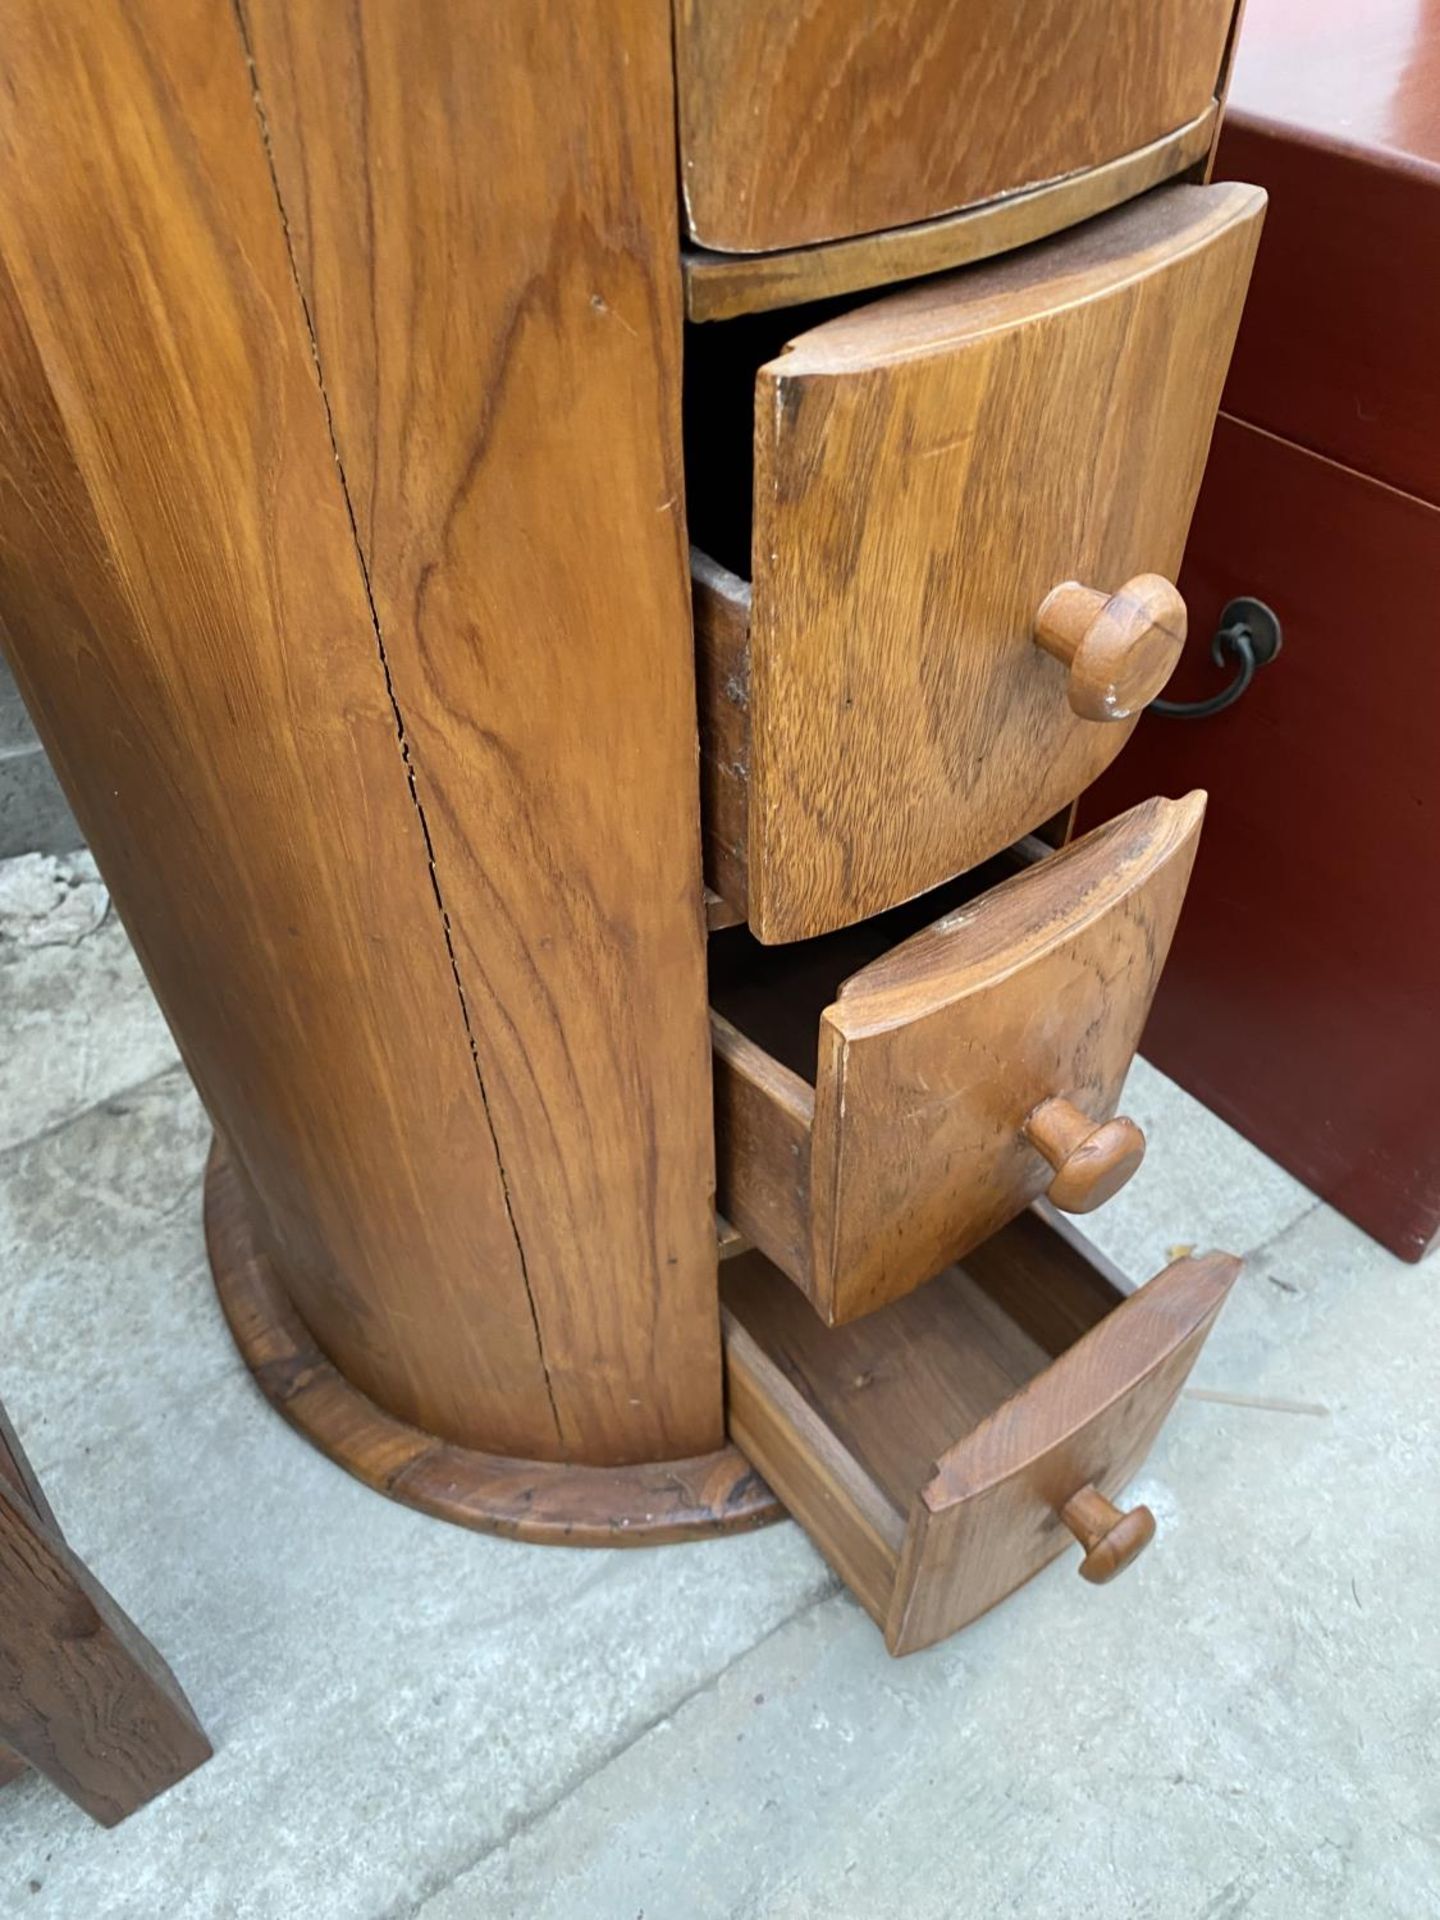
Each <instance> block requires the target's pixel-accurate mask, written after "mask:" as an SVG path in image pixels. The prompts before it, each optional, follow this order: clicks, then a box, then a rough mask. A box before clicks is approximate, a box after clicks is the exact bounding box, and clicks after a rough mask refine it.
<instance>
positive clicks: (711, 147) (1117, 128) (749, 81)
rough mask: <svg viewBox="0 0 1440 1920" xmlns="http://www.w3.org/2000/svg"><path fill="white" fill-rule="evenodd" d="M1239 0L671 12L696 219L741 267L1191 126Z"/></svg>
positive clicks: (733, 4) (986, 194) (976, 1)
mask: <svg viewBox="0 0 1440 1920" xmlns="http://www.w3.org/2000/svg"><path fill="white" fill-rule="evenodd" d="M1231 13H1232V0H939V4H936V0H884V4H883V5H881V6H879V7H878V8H877V7H876V6H874V5H873V4H866V0H818V3H817V0H810V4H806V5H793V6H783V7H781V6H776V5H774V4H773V0H675V45H676V67H677V72H678V75H679V96H680V165H681V179H682V186H683V193H684V201H685V210H686V220H687V224H688V226H689V230H690V233H691V234H692V236H693V237H694V238H695V239H696V240H698V241H699V242H700V243H701V244H702V245H704V246H707V247H714V248H719V249H722V250H727V251H731V252H737V253H751V252H761V251H764V250H766V249H769V248H776V247H794V246H804V245H808V244H810V243H811V242H814V241H821V240H830V239H834V238H836V237H837V236H839V235H844V234H857V233H868V232H870V231H872V230H874V229H876V228H880V227H898V226H902V225H904V224H906V223H907V222H910V221H917V220H926V219H929V218H931V217H932V216H933V215H936V214H942V213H948V212H952V211H953V210H954V209H956V208H958V207H965V206H970V205H973V204H974V203H975V202H977V201H982V200H989V199H993V198H995V197H996V196H997V195H1000V194H1008V193H1014V192H1015V191H1016V190H1017V189H1020V188H1024V187H1029V186H1033V185H1035V184H1036V183H1038V182H1040V181H1044V180H1051V179H1055V178H1057V177H1058V176H1060V175H1063V174H1072V173H1078V172H1080V171H1082V170H1084V169H1087V168H1091V167H1096V166H1099V165H1102V164H1104V163H1105V162H1107V161H1111V160H1114V159H1116V158H1118V157H1119V156H1121V155H1123V154H1126V153H1129V152H1131V151H1133V150H1134V149H1135V148H1137V147H1143V146H1145V145H1147V144H1148V143H1150V142H1151V141H1153V140H1155V139H1157V138H1158V137H1160V136H1161V135H1163V134H1166V133H1169V132H1172V131H1173V130H1174V129H1175V128H1177V127H1180V126H1182V125H1184V124H1185V123H1186V122H1187V121H1192V120H1194V119H1195V118H1196V117H1197V116H1198V115H1199V114H1201V113H1202V112H1203V111H1204V110H1205V108H1206V106H1207V105H1208V104H1209V102H1210V101H1211V99H1212V98H1213V97H1214V94H1215V89H1216V85H1217V82H1218V79H1219V73H1220V64H1221V58H1222V55H1223V53H1224V49H1225V43H1226V37H1227V34H1228V31H1229V26H1230V17H1231Z"/></svg>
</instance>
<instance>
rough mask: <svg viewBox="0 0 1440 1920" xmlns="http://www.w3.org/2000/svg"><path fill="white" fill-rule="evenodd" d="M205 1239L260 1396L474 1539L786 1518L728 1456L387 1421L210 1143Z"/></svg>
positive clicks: (652, 1537)
mask: <svg viewBox="0 0 1440 1920" xmlns="http://www.w3.org/2000/svg"><path fill="white" fill-rule="evenodd" d="M205 1239H206V1244H207V1246H208V1248H209V1252H210V1268H211V1271H212V1273H213V1274H214V1277H215V1286H216V1290H217V1291H218V1293H219V1295H220V1304H221V1306H222V1308H223V1309H224V1312H225V1318H226V1319H227V1320H228V1321H229V1323H230V1331H231V1332H232V1333H233V1334H234V1336H235V1340H236V1344H237V1345H238V1346H239V1348H240V1352H241V1354H242V1355H243V1356H244V1360H245V1364H246V1365H247V1366H248V1367H249V1369H250V1371H251V1372H252V1373H253V1374H254V1376H255V1379H256V1381H257V1382H258V1384H259V1387H260V1391H261V1392H262V1393H263V1394H264V1395H265V1398H266V1399H267V1400H268V1401H269V1402H270V1404H271V1405H272V1406H273V1407H274V1408H275V1409H276V1410H277V1411H278V1412H280V1413H282V1414H283V1415H284V1416H285V1418H286V1419H287V1420H288V1421H289V1422H290V1424H291V1426H293V1427H295V1428H297V1429H298V1431H299V1432H301V1433H303V1434H304V1435H305V1437H306V1439H307V1440H311V1441H313V1442H314V1444H315V1445H316V1446H317V1447H319V1448H320V1450H321V1452H322V1453H327V1454H329V1456H330V1458H331V1459H332V1460H334V1461H335V1462H336V1464H337V1465H339V1466H342V1467H344V1469H345V1471H346V1472H347V1473H352V1474H354V1475H355V1477H356V1479H357V1480H363V1481H364V1482H365V1484H366V1485H367V1486H370V1487H374V1488H375V1489H376V1490H377V1492H380V1493H384V1494H388V1495H389V1496H390V1498H391V1499H392V1500H400V1501H403V1502H404V1503H405V1505H406V1506H410V1507H419V1508H420V1509H421V1510H422V1511H423V1512H425V1513H433V1514H435V1515H437V1516H438V1517H439V1518H440V1519H442V1520H453V1521H455V1522H456V1523H457V1524H458V1525H459V1526H462V1527H475V1528H477V1529H478V1530H479V1531H480V1532H482V1533H499V1534H504V1535H506V1536H507V1537H508V1538H510V1539H513V1540H528V1541H532V1542H537V1543H540V1544H546V1545H554V1546H567V1547H624V1546H637V1547H652V1546H662V1545H665V1544H667V1543H668V1542H671V1541H675V1540H698V1539H700V1538H702V1537H704V1536H705V1535H707V1534H715V1533H743V1532H747V1531H749V1530H750V1529H751V1528H754V1527H763V1526H767V1525H768V1524H769V1523H770V1522H771V1521H773V1520H781V1519H783V1518H784V1517H785V1510H784V1508H783V1507H782V1506H781V1505H780V1503H779V1501H778V1500H776V1498H775V1496H774V1494H772V1493H771V1491H770V1489H769V1488H768V1487H767V1486H766V1485H765V1483H764V1481H763V1480H762V1479H761V1478H760V1477H759V1475H758V1474H757V1473H756V1472H755V1470H754V1468H753V1467H752V1466H751V1465H750V1463H749V1462H748V1461H747V1460H746V1459H745V1458H744V1456H743V1455H742V1454H740V1453H739V1452H738V1451H737V1450H736V1449H735V1448H734V1447H722V1448H721V1449H720V1450H719V1452H717V1453H707V1454H700V1455H697V1456H695V1457H694V1458H692V1459H688V1460H658V1461H654V1462H650V1463H647V1464H645V1465H643V1466H632V1467H585V1466H565V1465H560V1464H556V1463H554V1462H551V1461H545V1460H514V1459H509V1458H507V1457H506V1456H504V1455H503V1454H495V1453H476V1452H472V1451H471V1450H470V1449H469V1448H466V1447H457V1446H452V1445H450V1444H449V1443H448V1442H447V1441H443V1440H437V1439H436V1438H435V1437H434V1436H433V1435H432V1434H428V1433H422V1432H421V1431H420V1429H419V1428H418V1427H411V1426H407V1425H406V1423H405V1422H404V1421H403V1420H396V1419H394V1418H392V1416H391V1415H390V1414H388V1413H384V1412H382V1410H381V1409H380V1408H379V1407H377V1406H376V1405H375V1403H374V1402H373V1401H372V1400H370V1399H367V1397H366V1396H365V1395H364V1394H363V1393H361V1392H360V1391H359V1389H358V1388H356V1387H352V1386H351V1385H350V1383H349V1381H348V1380H346V1378H345V1377H344V1375H343V1374H342V1373H340V1372H339V1370H338V1369H337V1368H336V1367H334V1366H333V1365H332V1364H331V1363H330V1361H328V1360H327V1359H326V1358H325V1356H324V1354H323V1353H321V1351H320V1349H319V1348H318V1347H317V1346H316V1345H315V1342H314V1341H313V1340H312V1339H311V1338H310V1335H309V1334H308V1333H307V1332H306V1331H305V1328H304V1326H303V1325H302V1324H301V1321H300V1318H299V1316H298V1315H297V1314H296V1312H295V1309H294V1308H293V1307H292V1306H291V1304H290V1301H289V1299H288V1298H287V1296H286V1294H285V1291H284V1288H283V1287H282V1286H281V1285H280V1283H279V1281H278V1280H277V1278H276V1276H275V1273H274V1271H273V1269H272V1268H271V1266H270V1263H269V1261H268V1260H267V1259H266V1257H265V1256H264V1254H263V1253H262V1252H261V1251H260V1249H259V1247H258V1245H257V1244H256V1241H255V1237H254V1235H253V1233H252V1232H251V1228H250V1222H249V1219H248V1216H247V1214H246V1211H245V1202H244V1197H243V1194H242V1191H241V1186H240V1182H239V1179H238V1178H237V1176H236V1173H235V1170H234V1167H233V1166H232V1164H231V1162H230V1160H229V1158H228V1156H227V1155H226V1153H225V1151H224V1149H223V1148H222V1147H221V1146H220V1144H219V1142H218V1141H217V1142H216V1144H215V1146H214V1147H213V1148H212V1150H211V1154H210V1163H209V1166H208V1167H207V1168H206V1173H205Z"/></svg>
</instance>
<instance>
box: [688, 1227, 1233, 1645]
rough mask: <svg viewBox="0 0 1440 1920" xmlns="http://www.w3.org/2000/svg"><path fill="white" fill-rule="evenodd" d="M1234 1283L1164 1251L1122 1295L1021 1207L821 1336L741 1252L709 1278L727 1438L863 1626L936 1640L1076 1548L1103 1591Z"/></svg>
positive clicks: (1219, 1268)
mask: <svg viewBox="0 0 1440 1920" xmlns="http://www.w3.org/2000/svg"><path fill="white" fill-rule="evenodd" d="M1238 1271H1239V1262H1238V1261H1236V1260H1234V1259H1232V1258H1231V1257H1230V1256H1229V1255H1227V1254H1209V1255H1205V1256H1202V1257H1200V1258H1193V1259H1185V1260H1178V1261H1176V1262H1175V1263H1174V1265H1172V1266H1170V1267H1167V1268H1166V1269H1165V1271H1164V1272H1163V1273H1161V1274H1159V1275H1157V1276H1156V1278H1155V1279H1153V1280H1151V1281H1150V1282H1149V1284H1148V1285H1146V1286H1144V1287H1141V1288H1140V1289H1139V1290H1138V1291H1137V1292H1134V1293H1129V1294H1127V1293H1126V1292H1124V1291H1123V1289H1122V1285H1121V1284H1118V1278H1119V1277H1118V1276H1116V1275H1114V1273H1113V1271H1112V1270H1109V1269H1107V1267H1106V1265H1105V1263H1104V1262H1103V1261H1102V1260H1100V1258H1099V1256H1098V1255H1096V1254H1095V1252H1094V1249H1093V1248H1089V1247H1087V1246H1086V1243H1085V1242H1084V1241H1083V1239H1081V1237H1080V1236H1079V1235H1078V1234H1075V1233H1074V1232H1073V1230H1067V1229H1064V1228H1061V1227H1059V1226H1057V1224H1056V1223H1055V1222H1053V1221H1052V1220H1048V1219H1046V1218H1043V1217H1041V1216H1040V1215H1039V1214H1037V1213H1035V1212H1031V1213H1026V1214H1023V1215H1021V1217H1020V1218H1019V1219H1017V1220H1016V1221H1014V1222H1013V1223H1012V1224H1011V1225H1010V1226H1008V1227H1006V1228H1004V1229H1002V1231H1001V1232H1000V1233H999V1234H997V1235H996V1236H995V1237H994V1238H993V1239H992V1240H990V1241H988V1242H987V1243H986V1244H985V1246H984V1247H982V1248H979V1249H977V1250H976V1251H975V1252H974V1253H973V1254H971V1255H970V1256H969V1257H968V1258H967V1259H966V1260H965V1262H964V1263H963V1264H962V1265H961V1266H959V1267H952V1268H949V1269H948V1270H947V1271H946V1272H944V1273H942V1274H941V1275H939V1276H938V1278H936V1279H935V1280H934V1281H933V1282H931V1284H930V1285H929V1286H926V1287H922V1288H921V1289H920V1290H919V1291H918V1292H916V1293H913V1294H911V1295H910V1296H909V1297H908V1298H906V1299H904V1300H900V1301H897V1302H895V1303H894V1304H893V1305H892V1306H889V1307H886V1308H884V1309H882V1311H881V1312H879V1313H877V1314H874V1315H872V1316H871V1317H870V1318H869V1319H866V1320H862V1321H858V1322H856V1324H855V1325H854V1326H851V1327H840V1328H835V1329H833V1330H832V1329H827V1328H825V1327H823V1326H821V1325H820V1323H819V1322H818V1321H817V1320H816V1319H815V1317H814V1315H813V1314H811V1313H809V1312H807V1311H806V1308H805V1305H804V1303H803V1301H801V1300H800V1299H799V1298H798V1296H797V1295H796V1294H795V1293H794V1291H793V1289H791V1288H789V1287H787V1286H786V1285H785V1283H784V1281H783V1280H782V1279H781V1277H780V1275H779V1274H778V1273H777V1272H776V1271H775V1270H774V1269H773V1268H772V1267H769V1266H768V1265H767V1263H766V1262H765V1261H764V1259H763V1258H761V1257H760V1256H759V1255H757V1254H748V1255H744V1256H742V1257H741V1258H740V1259H737V1260H733V1261H730V1262H727V1265H726V1269H725V1272H724V1277H723V1281H722V1288H723V1298H724V1303H725V1346H726V1363H727V1373H728V1384H729V1408H730V1414H729V1418H730V1430H731V1435H732V1438H734V1440H735V1441H736V1442H737V1444H738V1445H739V1446H740V1447H741V1449H742V1451H744V1452H745V1453H746V1454H747V1455H748V1456H749V1458H750V1459H751V1460H752V1461H753V1462H754V1464H755V1466H756V1467H757V1468H758V1469H759V1470H760V1472H761V1473H762V1474H763V1475H764V1477H765V1478H766V1480H767V1481H769V1483H770V1485H771V1486H772V1487H774V1489H775V1491H776V1492H777V1493H778V1494H779V1496H780V1498H781V1499H782V1500H783V1501H784V1502H785V1504H786V1505H787V1506H788V1507H789V1508H790V1510H791V1512H792V1513H793V1514H794V1515H795V1517H796V1518H797V1519H798V1520H799V1521H800V1522H801V1524H802V1525H803V1526H804V1527H805V1528H806V1529H807V1531H809V1532H810V1534H811V1535H812V1536H813V1537H814V1539H815V1541H816V1544H817V1545H818V1546H819V1547H820V1549H821V1551H822V1552H823V1553H824V1554H825V1555H826V1557H827V1558H828V1559H829V1560H830V1562H831V1564H832V1565H833V1566H834V1567H835V1568H836V1570H837V1571H838V1572H839V1573H840V1574H841V1576H842V1577H843V1578H844V1579H845V1580H846V1581H847V1583H848V1584H849V1585H850V1586H851V1588H852V1589H853V1590H854V1592H855V1594H856V1595H857V1597H858V1598H859V1599H860V1600H861V1601H862V1602H863V1603H864V1605H865V1606H866V1607H867V1608H868V1609H869V1611H870V1613H871V1614H872V1615H873V1617H874V1618H875V1620H876V1621H877V1622H878V1623H879V1625H880V1626H881V1627H882V1628H883V1629H884V1632H885V1637H886V1643H887V1645H888V1646H889V1648H890V1651H891V1652H892V1653H897V1654H900V1653H912V1652H914V1651H915V1650H916V1649H917V1648H920V1647H925V1646H929V1645H931V1644H932V1643H933V1642H934V1641H936V1640H939V1639H941V1638H943V1637H944V1636H945V1635H946V1634H949V1633H953V1632H955V1631H956V1630H957V1629H958V1628H960V1627H963V1626H965V1625H967V1624H968V1623H969V1622H970V1621H972V1620H974V1619H975V1618H977V1616H978V1615H980V1614H982V1613H984V1612H985V1611H986V1610H987V1609H988V1608H990V1607H992V1606H994V1605H995V1603H996V1602H997V1601H998V1600H1001V1599H1003V1598H1004V1597H1005V1595H1006V1594H1008V1593H1011V1592H1013V1591H1014V1589H1015V1588H1016V1587H1018V1586H1020V1585H1022V1584H1023V1583H1024V1582H1025V1581H1026V1580H1028V1579H1030V1578H1031V1576H1032V1575H1034V1574H1036V1573H1038V1572H1039V1571H1040V1569H1041V1568H1042V1567H1044V1566H1046V1565H1048V1564H1049V1562H1050V1561H1051V1560H1053V1559H1055V1558H1056V1557H1057V1556H1058V1555H1059V1554H1061V1553H1063V1552H1064V1551H1065V1550H1066V1549H1067V1548H1068V1547H1070V1546H1071V1545H1072V1544H1073V1543H1074V1541H1075V1540H1077V1539H1078V1540H1079V1541H1080V1543H1081V1545H1082V1546H1083V1547H1085V1548H1086V1558H1085V1559H1084V1561H1083V1562H1082V1563H1081V1566H1080V1571H1081V1573H1082V1574H1084V1576H1085V1577H1086V1579H1087V1580H1090V1581H1095V1582H1103V1581H1105V1580H1108V1579H1109V1578H1111V1577H1113V1576H1114V1575H1115V1574H1116V1573H1118V1572H1123V1571H1124V1569H1125V1567H1126V1566H1128V1565H1129V1564H1130V1562H1131V1561H1132V1560H1133V1559H1135V1558H1136V1557H1137V1555H1138V1553H1139V1552H1140V1551H1141V1550H1142V1549H1143V1548H1144V1547H1145V1546H1146V1545H1147V1544H1148V1542H1149V1541H1150V1539H1151V1538H1152V1536H1153V1534H1154V1531H1155V1527H1154V1520H1153V1518H1152V1516H1151V1515H1150V1514H1149V1512H1148V1511H1147V1510H1146V1509H1145V1508H1143V1507H1142V1508H1139V1509H1136V1510H1135V1511H1133V1512H1131V1513H1128V1514H1127V1513H1121V1512H1120V1511H1119V1510H1118V1509H1116V1508H1115V1507H1114V1506H1112V1505H1111V1501H1112V1499H1113V1498H1114V1497H1115V1496H1118V1495H1119V1494H1120V1492H1121V1489H1122V1488H1123V1487H1124V1485H1125V1483H1126V1482H1127V1481H1128V1480H1129V1479H1130V1477H1131V1476H1132V1475H1133V1474H1134V1472H1135V1471H1136V1469H1137V1468H1138V1467H1139V1465H1140V1463H1141V1462H1142V1460H1143V1459H1144V1457H1145V1455H1146V1453H1147V1452H1148V1451H1149V1448H1150V1446H1151V1443H1152V1442H1153V1441H1154V1439H1155V1436H1156V1434H1157V1433H1158V1432H1159V1430H1160V1427H1161V1425H1162V1424H1163V1422H1164V1420H1165V1417H1166V1415H1167V1414H1168V1413H1169V1411H1170V1409H1171V1407H1172V1406H1173V1404H1174V1402H1175V1399H1176V1396H1177V1395H1178V1394H1179V1391H1180V1389H1181V1387H1182V1386H1183V1385H1184V1382H1185V1379H1186V1376H1187V1375H1188V1374H1189V1372H1190V1369H1191V1367H1192V1366H1193V1365H1194V1363H1195V1360H1196V1358H1197V1356H1198V1354H1199V1352H1200V1349H1201V1347H1202V1346H1203V1344H1204V1342H1205V1339H1206V1336H1207V1335H1208V1333H1209V1331H1210V1329H1211V1327H1212V1326H1213V1324H1214V1322H1215V1317H1216V1315H1217V1314H1218V1313H1219V1311H1220V1308H1221V1306H1222V1305H1223V1304H1224V1301H1225V1297H1226V1295H1227V1294H1228V1292H1229V1290H1230V1288H1231V1286H1232V1285H1233V1283H1234V1280H1235V1277H1236V1274H1237V1273H1238Z"/></svg>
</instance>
